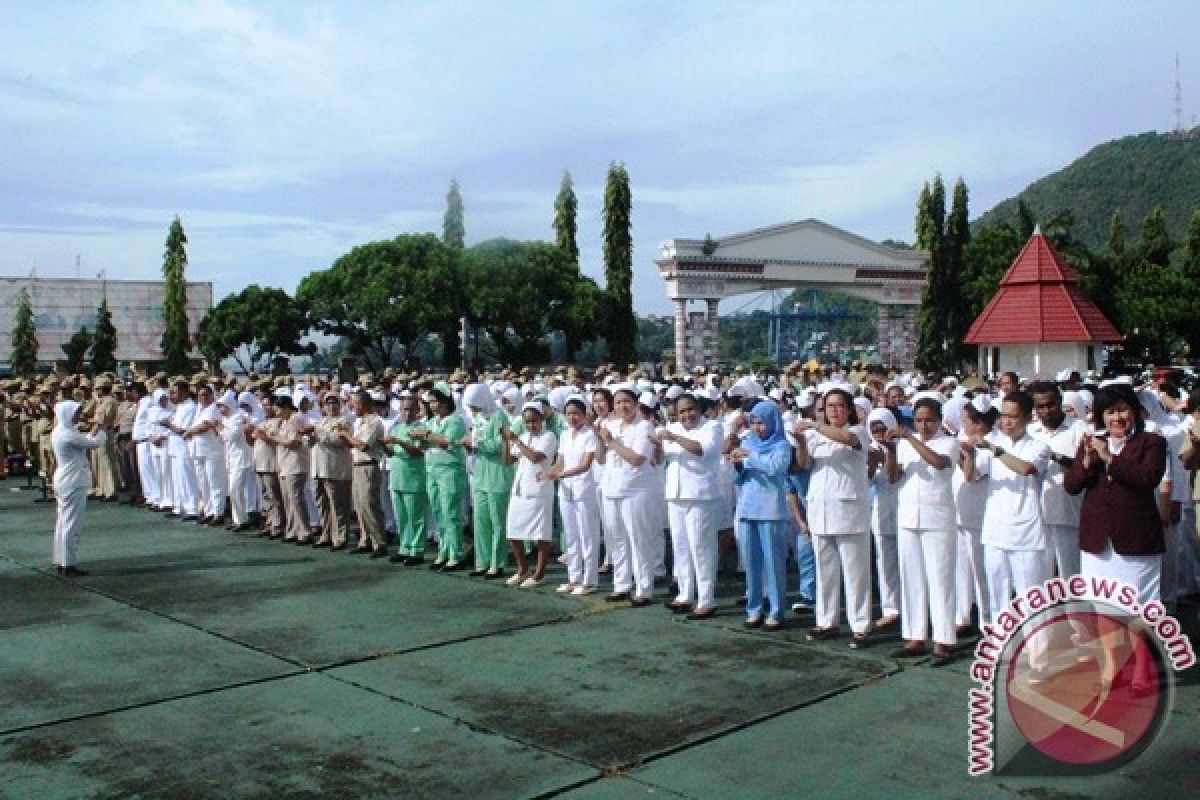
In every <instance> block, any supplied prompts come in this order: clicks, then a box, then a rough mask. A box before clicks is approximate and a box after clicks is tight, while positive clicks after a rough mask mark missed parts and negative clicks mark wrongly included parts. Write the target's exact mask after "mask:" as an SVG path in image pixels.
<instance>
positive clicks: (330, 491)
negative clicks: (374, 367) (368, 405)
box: [312, 392, 354, 550]
mask: <svg viewBox="0 0 1200 800" xmlns="http://www.w3.org/2000/svg"><path fill="white" fill-rule="evenodd" d="M322 405H323V409H322V410H323V411H324V412H325V415H324V416H322V417H321V420H320V422H318V423H317V424H316V425H315V426H314V427H313V433H312V438H313V480H314V481H315V482H316V489H317V508H318V509H319V510H320V512H321V520H322V527H321V537H320V538H319V539H318V540H317V543H316V544H315V545H313V546H314V547H329V548H332V549H333V550H342V549H344V548H345V547H346V540H347V537H348V534H349V532H350V513H351V512H350V481H351V477H352V475H353V472H354V458H353V455H352V454H351V451H350V446H349V445H347V444H346V442H345V441H344V440H343V439H342V434H343V433H349V431H350V425H349V423H348V422H347V420H346V418H345V416H344V415H343V414H342V398H341V397H339V396H338V394H337V393H336V392H328V393H326V395H325V399H324V402H323V403H322Z"/></svg>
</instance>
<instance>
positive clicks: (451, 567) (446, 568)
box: [442, 561, 463, 572]
mask: <svg viewBox="0 0 1200 800" xmlns="http://www.w3.org/2000/svg"><path fill="white" fill-rule="evenodd" d="M462 568H463V565H462V562H461V561H460V562H458V563H457V564H443V565H442V572H458V571H459V570H460V569H462Z"/></svg>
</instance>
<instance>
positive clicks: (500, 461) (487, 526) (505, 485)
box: [461, 383, 514, 578]
mask: <svg viewBox="0 0 1200 800" xmlns="http://www.w3.org/2000/svg"><path fill="white" fill-rule="evenodd" d="M462 399H463V405H464V406H466V407H467V408H468V409H470V411H471V430H470V431H468V432H467V434H466V435H465V436H463V437H462V440H461V444H462V446H463V447H465V448H466V449H467V450H468V451H469V452H471V453H474V455H475V472H474V481H472V482H471V505H472V507H473V509H474V519H473V523H474V524H473V525H472V528H473V529H474V535H475V569H474V570H472V571H471V573H470V574H471V576H472V577H476V578H479V577H483V578H496V577H499V576H500V575H502V574H503V573H504V567H505V565H506V564H507V563H508V551H507V548H506V545H507V541H508V540H507V539H506V537H505V534H504V527H505V518H506V517H507V516H508V501H509V494H510V492H511V491H512V482H513V472H514V470H513V466H512V459H511V457H510V455H509V448H508V444H507V442H505V440H504V430H505V428H507V427H508V415H506V414H505V413H504V412H503V411H502V410H500V408H499V407H498V406H497V405H496V400H495V397H493V395H492V392H491V390H490V389H488V387H487V386H486V385H485V384H482V383H472V384H470V385H469V386H467V388H466V390H465V391H464V392H463V398H462Z"/></svg>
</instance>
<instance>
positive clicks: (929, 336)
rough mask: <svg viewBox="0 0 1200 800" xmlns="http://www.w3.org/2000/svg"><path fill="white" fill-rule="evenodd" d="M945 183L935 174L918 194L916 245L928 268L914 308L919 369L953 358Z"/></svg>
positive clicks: (944, 364) (952, 292)
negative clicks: (924, 256)
mask: <svg viewBox="0 0 1200 800" xmlns="http://www.w3.org/2000/svg"><path fill="white" fill-rule="evenodd" d="M945 224H946V186H945V184H944V183H943V182H942V176H941V175H936V176H934V179H933V183H932V184H930V183H926V184H925V185H924V186H923V187H922V188H921V193H920V194H919V195H918V196H917V220H916V234H917V247H918V248H919V249H922V250H926V251H928V253H929V272H928V274H927V277H926V279H925V288H924V289H923V290H922V293H921V307H920V308H919V309H918V310H917V355H916V363H917V366H918V367H920V368H921V369H928V370H940V369H944V368H947V367H949V366H951V365H952V364H953V363H954V362H955V358H954V353H953V349H952V346H951V343H952V340H951V337H950V329H949V323H950V320H951V319H952V318H953V316H954V314H955V313H957V312H956V311H955V310H954V309H953V308H952V305H951V304H952V303H953V302H954V297H955V289H954V286H955V278H954V276H952V275H950V274H949V271H948V269H949V265H948V263H947V258H946V247H945Z"/></svg>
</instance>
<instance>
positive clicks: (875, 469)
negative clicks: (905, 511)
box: [867, 408, 900, 631]
mask: <svg viewBox="0 0 1200 800" xmlns="http://www.w3.org/2000/svg"><path fill="white" fill-rule="evenodd" d="M867 430H868V432H869V433H870V434H871V446H870V449H869V450H868V451H867V477H868V479H869V480H870V482H871V485H872V487H873V488H874V489H875V491H874V493H873V496H872V498H871V533H872V536H873V537H874V539H875V574H876V576H877V582H878V586H879V609H880V616H879V619H877V620H876V621H875V629H876V630H878V631H886V630H889V629H891V628H893V627H895V625H896V623H897V622H899V621H900V556H899V551H898V549H897V544H896V543H897V528H896V503H897V498H898V492H899V489H900V485H899V482H900V467H899V464H898V462H897V461H896V443H895V441H894V440H893V439H892V434H894V433H896V432H897V431H899V430H900V424H899V423H898V422H897V421H896V415H895V414H893V413H892V412H891V411H890V410H889V409H886V408H876V409H872V410H871V412H870V413H869V414H868V415H867Z"/></svg>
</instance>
